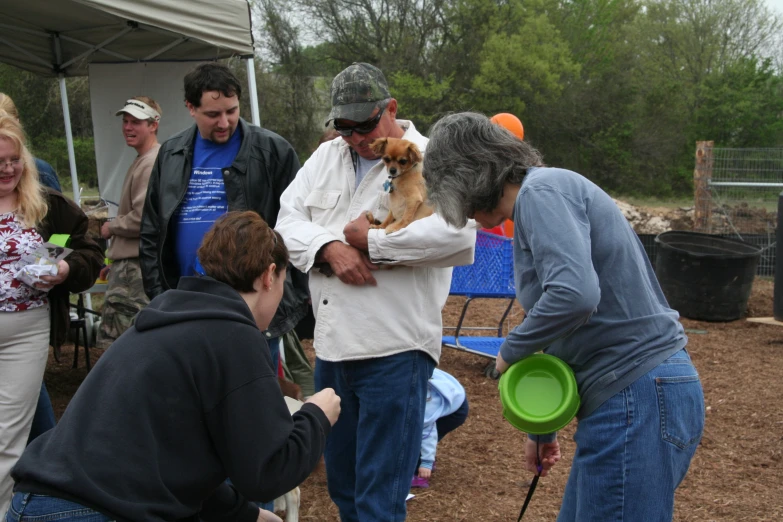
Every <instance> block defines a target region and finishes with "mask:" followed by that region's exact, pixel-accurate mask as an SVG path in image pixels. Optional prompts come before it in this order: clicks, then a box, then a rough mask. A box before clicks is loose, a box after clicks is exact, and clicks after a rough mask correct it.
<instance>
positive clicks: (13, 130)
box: [0, 110, 49, 227]
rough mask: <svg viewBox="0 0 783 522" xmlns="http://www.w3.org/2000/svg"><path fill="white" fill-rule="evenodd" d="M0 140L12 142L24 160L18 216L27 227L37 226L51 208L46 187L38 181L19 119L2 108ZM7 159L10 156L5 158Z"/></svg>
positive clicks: (33, 160)
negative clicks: (47, 199) (47, 201)
mask: <svg viewBox="0 0 783 522" xmlns="http://www.w3.org/2000/svg"><path fill="white" fill-rule="evenodd" d="M0 140H7V141H9V142H11V144H12V145H13V146H14V148H15V149H16V151H17V154H18V155H19V159H21V160H22V162H23V164H24V165H23V167H22V177H21V179H20V180H19V184H18V185H17V186H16V193H17V198H18V204H19V206H18V211H17V214H18V217H19V218H20V219H21V221H22V223H24V224H25V226H27V227H36V226H38V225H39V224H40V223H41V221H43V219H44V217H45V216H46V212H47V211H48V210H49V208H48V205H47V203H46V198H45V196H44V194H45V189H44V188H43V187H42V186H41V183H39V181H38V168H37V167H36V166H35V159H34V158H33V155H32V154H30V151H29V150H28V149H27V146H26V145H25V141H26V140H25V136H24V131H23V130H22V126H21V124H20V123H19V120H17V119H16V118H14V117H13V116H11V115H10V114H9V113H7V112H5V111H1V110H0ZM5 159H6V161H7V160H8V158H5Z"/></svg>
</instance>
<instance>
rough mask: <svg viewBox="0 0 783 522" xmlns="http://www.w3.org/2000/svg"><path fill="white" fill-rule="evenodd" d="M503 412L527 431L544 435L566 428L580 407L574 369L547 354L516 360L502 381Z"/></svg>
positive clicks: (515, 425) (512, 422) (501, 378)
mask: <svg viewBox="0 0 783 522" xmlns="http://www.w3.org/2000/svg"><path fill="white" fill-rule="evenodd" d="M498 389H499V390H500V402H501V403H502V404H503V416H504V417H505V418H506V420H508V422H510V423H511V425H512V426H514V427H515V428H517V429H518V430H521V431H524V432H525V433H531V434H533V435H544V434H547V433H552V432H555V431H558V430H561V429H563V428H564V427H565V426H566V425H567V424H568V423H569V422H571V419H573V418H574V416H575V415H576V412H577V411H578V410H579V405H580V400H579V392H578V391H577V387H576V378H575V377H574V372H573V371H572V370H571V368H569V367H568V365H567V364H566V363H564V362H563V361H561V360H560V359H558V358H557V357H554V356H552V355H547V354H543V353H540V354H535V355H531V356H529V357H525V358H524V359H522V360H520V361H519V362H516V363H514V364H513V365H511V367H510V368H509V369H508V370H506V373H504V374H503V375H502V376H501V377H500V382H499V383H498Z"/></svg>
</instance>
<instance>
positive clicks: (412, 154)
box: [408, 143, 423, 165]
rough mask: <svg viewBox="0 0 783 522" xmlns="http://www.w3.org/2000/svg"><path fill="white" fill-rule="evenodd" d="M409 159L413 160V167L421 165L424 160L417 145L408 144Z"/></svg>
mask: <svg viewBox="0 0 783 522" xmlns="http://www.w3.org/2000/svg"><path fill="white" fill-rule="evenodd" d="M408 159H410V160H411V164H412V165H415V164H417V163H421V160H422V159H423V158H422V156H421V151H420V150H419V147H417V146H416V144H415V143H409V144H408Z"/></svg>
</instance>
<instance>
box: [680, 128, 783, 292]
mask: <svg viewBox="0 0 783 522" xmlns="http://www.w3.org/2000/svg"><path fill="white" fill-rule="evenodd" d="M693 181H694V203H695V209H696V216H695V218H694V227H693V230H694V231H695V232H703V233H706V234H715V235H720V236H724V237H735V238H739V239H742V240H743V241H747V242H748V243H753V244H755V245H758V246H761V247H762V249H763V251H762V254H761V260H760V262H759V267H758V271H757V274H758V275H762V276H773V275H774V274H775V229H776V228H777V206H778V197H779V195H780V194H781V193H782V192H783V148H781V149H729V148H718V147H713V146H712V142H699V143H698V144H697V151H696V169H695V170H694V174H693Z"/></svg>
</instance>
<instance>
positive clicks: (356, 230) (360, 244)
mask: <svg viewBox="0 0 783 522" xmlns="http://www.w3.org/2000/svg"><path fill="white" fill-rule="evenodd" d="M369 231H370V221H369V220H368V219H367V214H366V213H364V212H362V214H361V215H360V216H359V217H358V218H356V219H354V220H353V221H351V222H350V223H348V224H347V225H345V228H344V229H343V235H345V240H346V241H347V242H348V244H349V245H351V246H352V247H355V248H358V249H359V250H361V251H362V252H367V248H368V247H367V234H368V232H369Z"/></svg>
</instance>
